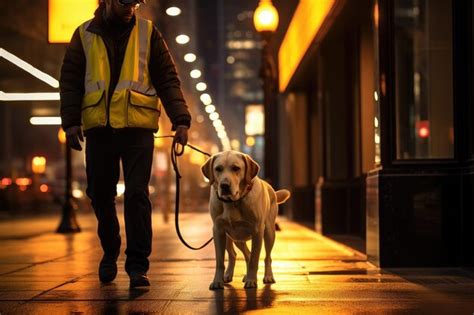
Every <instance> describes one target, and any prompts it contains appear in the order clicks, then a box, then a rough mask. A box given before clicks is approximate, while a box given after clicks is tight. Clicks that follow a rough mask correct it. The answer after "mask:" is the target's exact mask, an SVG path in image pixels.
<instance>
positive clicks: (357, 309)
mask: <svg viewBox="0 0 474 315" xmlns="http://www.w3.org/2000/svg"><path fill="white" fill-rule="evenodd" d="M171 219H173V217H171ZM180 219H181V229H182V234H183V236H184V237H185V238H186V240H187V241H188V242H189V243H191V244H193V245H194V246H198V245H201V244H202V243H203V242H204V241H205V240H207V239H208V238H209V237H210V235H211V220H210V217H209V215H208V214H207V213H185V214H182V215H181V217H180ZM78 220H79V223H80V225H81V228H82V230H83V231H82V232H81V233H78V234H71V235H61V234H56V233H54V230H55V228H56V227H57V224H58V222H59V219H58V218H57V217H42V218H39V219H36V218H31V219H12V220H4V221H2V222H1V223H0V314H2V315H5V314H236V313H249V314H254V313H262V314H305V313H306V314H472V313H473V312H474V302H473V301H474V274H472V273H470V272H469V271H468V270H465V269H398V270H380V269H378V268H376V267H374V266H373V265H371V264H369V263H367V262H366V259H365V256H364V255H362V254H360V253H357V252H355V251H353V250H351V249H349V248H347V247H345V246H343V245H340V244H338V243H336V242H334V241H332V240H329V239H327V238H325V237H323V236H321V235H320V234H317V233H315V232H313V231H312V230H309V229H307V228H305V227H303V226H301V225H298V224H297V223H293V222H290V221H287V220H285V219H284V218H280V220H279V222H280V226H281V231H280V232H277V240H276V244H275V248H274V251H273V267H274V273H275V279H276V281H277V282H276V283H275V284H273V285H263V283H261V281H262V276H263V275H262V272H263V253H262V259H261V264H260V268H259V287H258V289H256V290H255V289H251V290H246V289H244V288H243V283H242V282H241V279H242V276H243V274H244V261H243V260H242V258H243V256H242V255H241V253H240V252H238V254H237V255H238V261H237V264H236V274H235V276H234V280H233V282H232V283H230V284H228V285H226V286H225V289H224V290H220V291H210V290H209V289H208V286H209V283H210V282H211V280H212V278H213V272H214V249H213V244H212V243H211V244H210V245H209V246H208V247H206V248H205V249H203V250H201V251H191V250H189V249H187V248H186V247H184V245H182V244H181V243H180V241H179V240H178V238H177V236H176V233H175V230H174V224H173V221H172V220H171V221H170V222H169V223H165V222H164V220H163V217H162V216H161V214H158V213H155V215H154V217H153V221H154V222H153V224H154V244H153V253H152V255H151V257H150V258H151V269H150V271H149V273H148V275H149V277H150V280H151V282H152V285H151V287H150V288H149V289H134V290H130V289H129V287H128V286H129V281H128V276H127V275H126V274H125V272H124V270H123V265H124V256H123V250H124V245H123V246H122V255H121V256H120V258H119V274H118V276H117V278H116V280H115V281H114V282H113V283H112V284H108V285H103V284H101V283H100V282H99V280H98V276H97V265H98V262H99V260H100V258H101V249H100V247H99V244H98V239H97V236H96V234H95V229H96V223H95V218H94V217H93V216H92V215H91V214H89V215H85V214H83V215H80V216H79V218H78ZM121 226H122V231H123V221H122V222H121ZM122 234H123V233H122ZM122 239H123V240H124V239H125V238H124V237H123V238H122Z"/></svg>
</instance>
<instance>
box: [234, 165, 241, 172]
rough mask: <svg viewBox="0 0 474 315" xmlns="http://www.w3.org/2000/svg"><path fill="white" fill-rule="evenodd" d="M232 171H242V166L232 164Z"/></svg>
mask: <svg viewBox="0 0 474 315" xmlns="http://www.w3.org/2000/svg"><path fill="white" fill-rule="evenodd" d="M232 171H234V172H238V171H240V167H238V166H232Z"/></svg>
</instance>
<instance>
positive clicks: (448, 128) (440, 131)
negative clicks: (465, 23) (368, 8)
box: [394, 0, 454, 159]
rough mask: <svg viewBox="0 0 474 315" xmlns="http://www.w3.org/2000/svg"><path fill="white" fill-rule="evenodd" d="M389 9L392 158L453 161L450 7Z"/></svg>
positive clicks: (422, 3)
mask: <svg viewBox="0 0 474 315" xmlns="http://www.w3.org/2000/svg"><path fill="white" fill-rule="evenodd" d="M394 6H395V7H394V26H395V89H396V90H395V102H396V119H397V121H396V122H397V124H396V128H397V158H398V159H438V158H452V157H453V143H454V132H453V86H452V85H453V67H452V64H453V63H452V1H448V0H398V1H394Z"/></svg>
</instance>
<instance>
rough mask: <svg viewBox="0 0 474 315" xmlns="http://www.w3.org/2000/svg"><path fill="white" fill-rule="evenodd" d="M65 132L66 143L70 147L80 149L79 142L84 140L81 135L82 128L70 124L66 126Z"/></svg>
mask: <svg viewBox="0 0 474 315" xmlns="http://www.w3.org/2000/svg"><path fill="white" fill-rule="evenodd" d="M64 132H65V133H66V140H67V141H66V143H67V144H68V145H69V146H70V147H71V149H74V150H77V151H82V146H81V143H80V142H79V140H81V142H84V137H83V136H82V129H81V127H80V126H72V127H69V128H67V129H66V130H65V131H64Z"/></svg>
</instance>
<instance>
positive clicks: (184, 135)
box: [174, 125, 188, 147]
mask: <svg viewBox="0 0 474 315" xmlns="http://www.w3.org/2000/svg"><path fill="white" fill-rule="evenodd" d="M174 140H175V141H176V142H177V143H179V144H181V145H182V146H183V147H184V146H185V145H186V143H188V127H187V126H181V125H180V126H177V127H176V132H175V134H174Z"/></svg>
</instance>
